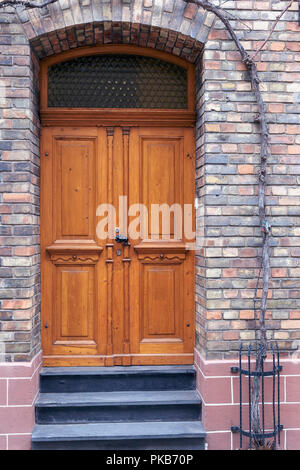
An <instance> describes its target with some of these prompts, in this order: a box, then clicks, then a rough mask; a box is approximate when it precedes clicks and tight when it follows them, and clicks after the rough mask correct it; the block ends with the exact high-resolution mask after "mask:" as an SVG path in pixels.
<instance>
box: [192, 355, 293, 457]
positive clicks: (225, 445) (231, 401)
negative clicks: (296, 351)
mask: <svg viewBox="0 0 300 470" xmlns="http://www.w3.org/2000/svg"><path fill="white" fill-rule="evenodd" d="M281 365H282V366H283V370H282V373H281V382H280V394H281V408H280V410H281V424H282V425H283V427H284V429H283V431H282V432H281V445H280V448H281V449H286V450H300V361H297V360H296V361H295V360H292V359H287V358H284V359H282V360H281ZM232 366H238V361H234V360H220V361H217V360H211V361H206V360H205V359H204V358H203V357H202V356H201V355H200V354H199V352H198V351H196V350H195V367H196V370H197V389H198V391H199V394H200V395H201V398H202V400H203V405H202V421H203V425H204V428H205V430H206V431H207V444H208V450H226V449H227V450H228V449H229V450H230V449H231V450H235V449H238V448H239V435H238V434H233V433H232V432H231V426H238V425H239V378H238V375H237V374H232V373H231V371H230V368H231V367H232ZM271 381H272V379H271V378H268V379H266V381H265V402H266V424H267V426H266V427H270V428H271V427H272V421H271V416H272V406H271V402H272V382H271ZM244 382H245V381H244ZM247 393H248V388H247V387H245V389H244V390H243V396H244V397H245V402H246V398H247ZM243 401H244V400H243ZM243 416H244V426H245V427H246V428H247V416H248V407H247V406H246V404H245V405H244V406H243ZM268 424H269V426H268ZM243 441H244V446H245V448H247V438H244V439H243Z"/></svg>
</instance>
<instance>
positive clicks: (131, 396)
mask: <svg viewBox="0 0 300 470" xmlns="http://www.w3.org/2000/svg"><path fill="white" fill-rule="evenodd" d="M35 406H36V408H35V415H36V423H37V424H54V423H56V424H63V423H66V424H67V423H85V422H89V423H90V422H120V421H169V420H173V421H180V420H181V421H191V420H200V419H201V400H200V397H199V395H198V393H197V392H196V391H195V390H176V391H141V392H136V391H129V392H128V391H127V392H110V393H107V392H95V393H91V392H85V393H41V394H40V395H39V397H38V399H37V401H36V404H35Z"/></svg>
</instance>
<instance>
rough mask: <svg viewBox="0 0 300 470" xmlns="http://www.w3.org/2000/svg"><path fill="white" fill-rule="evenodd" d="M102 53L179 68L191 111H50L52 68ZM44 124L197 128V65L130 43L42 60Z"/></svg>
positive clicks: (41, 108) (85, 48)
mask: <svg viewBox="0 0 300 470" xmlns="http://www.w3.org/2000/svg"><path fill="white" fill-rule="evenodd" d="M99 54H127V55H129V54H130V55H142V56H146V57H153V58H156V59H160V60H164V61H166V62H170V63H173V64H176V65H179V66H181V67H183V68H185V69H186V71H187V82H188V90H187V97H188V106H187V109H175V110H174V109H146V108H145V109H144V108H141V109H132V108H124V109H120V108H105V109H101V108H93V109H91V108H49V107H48V68H49V67H50V66H51V65H54V64H57V63H59V62H64V61H67V60H71V59H74V58H76V57H83V56H91V55H99ZM40 89H41V106H40V115H41V125H42V127H46V126H78V127H85V126H88V127H89V126H136V125H139V126H165V127H194V126H195V121H196V113H195V67H194V64H191V63H190V62H187V61H185V60H184V59H181V58H179V57H176V56H174V55H172V54H169V53H167V52H162V51H158V50H156V49H150V48H146V47H139V46H133V45H128V44H116V45H115V44H109V45H101V46H87V47H79V48H77V49H73V50H69V51H66V52H61V53H60V54H56V55H53V56H51V57H47V58H45V59H42V60H41V73H40Z"/></svg>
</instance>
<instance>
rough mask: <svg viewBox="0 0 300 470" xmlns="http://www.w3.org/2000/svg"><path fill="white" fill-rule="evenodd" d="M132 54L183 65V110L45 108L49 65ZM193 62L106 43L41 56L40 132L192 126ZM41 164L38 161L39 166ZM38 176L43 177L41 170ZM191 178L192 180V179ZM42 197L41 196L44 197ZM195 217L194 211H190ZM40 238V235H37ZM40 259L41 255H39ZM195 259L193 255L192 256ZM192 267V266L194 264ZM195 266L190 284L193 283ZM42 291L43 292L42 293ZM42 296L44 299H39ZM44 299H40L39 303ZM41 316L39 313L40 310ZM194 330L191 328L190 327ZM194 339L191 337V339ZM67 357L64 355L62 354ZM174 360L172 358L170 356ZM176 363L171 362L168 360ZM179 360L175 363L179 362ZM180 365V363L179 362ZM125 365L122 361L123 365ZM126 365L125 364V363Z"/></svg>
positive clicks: (155, 52)
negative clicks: (185, 82) (185, 105)
mask: <svg viewBox="0 0 300 470" xmlns="http://www.w3.org/2000/svg"><path fill="white" fill-rule="evenodd" d="M120 53H122V54H133V55H143V56H148V57H154V58H158V59H161V60H165V61H168V62H171V63H175V64H178V65H181V66H183V67H184V68H186V70H187V79H188V108H187V109H184V110H178V109H176V110H165V109H163V110H153V109H121V110H120V109H113V108H110V109H99V108H93V109H87V108H70V109H68V108H48V107H47V97H48V90H47V89H48V68H49V66H51V65H53V64H56V63H59V62H62V61H65V60H71V59H73V58H75V57H82V56H86V55H96V54H120ZM194 72H195V70H194V65H193V64H191V63H189V62H187V61H185V60H183V59H181V58H178V57H176V56H173V55H171V54H168V53H165V52H161V51H157V50H152V49H148V48H142V47H138V46H131V45H123V44H121V45H106V46H97V47H93V46H91V47H82V48H78V49H74V50H72V51H67V52H63V53H60V54H57V55H55V56H51V57H49V58H45V59H43V60H42V61H41V109H40V112H41V124H42V132H43V129H46V128H48V127H64V128H71V127H98V128H109V127H111V128H114V127H122V128H131V127H181V128H184V127H185V128H194V126H195V118H196V115H195V81H194ZM44 151H45V149H43V145H42V147H41V158H42V159H44V153H45V152H44ZM43 167H44V165H43V163H41V169H43ZM41 179H43V171H42V176H41ZM194 181H195V180H194ZM41 192H42V197H43V194H45V192H44V190H41ZM44 197H45V196H44ZM194 217H195V213H194ZM42 220H43V214H41V227H42ZM41 238H42V239H43V235H42V237H41ZM41 258H42V259H43V256H42V257H41ZM194 262H195V257H194ZM194 268H195V266H194ZM195 275H196V274H195V269H194V279H193V286H194V284H195ZM44 294H45V293H44ZM44 294H43V288H42V306H43V303H44V302H45V301H46V299H45V298H44ZM43 298H44V299H43ZM43 300H44V302H43ZM41 315H42V318H43V312H42V313H41ZM194 331H195V330H194ZM194 341H195V339H194ZM48 357H49V356H48ZM65 359H67V356H65ZM86 359H87V358H85V359H84V360H83V362H81V363H80V364H77V363H76V364H75V363H73V361H72V359H71V358H70V360H69V362H68V361H67V360H66V361H63V365H69V366H74V365H84V366H89V365H113V364H110V363H104V364H99V363H95V362H94V361H93V359H92V357H91V362H90V361H88V360H86ZM174 359H175V358H174ZM192 362H193V359H192V358H191V359H190V360H188V363H192ZM172 363H173V364H176V363H177V362H176V360H175V362H172ZM179 363H180V362H178V364H179ZM181 364H182V362H181ZM44 365H45V366H51V365H53V366H55V365H59V364H58V363H57V361H54V363H53V361H52V360H51V359H46V361H44ZM124 365H125V364H124ZM128 365H129V364H128Z"/></svg>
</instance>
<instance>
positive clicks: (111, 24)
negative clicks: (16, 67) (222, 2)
mask: <svg viewBox="0 0 300 470" xmlns="http://www.w3.org/2000/svg"><path fill="white" fill-rule="evenodd" d="M17 13H18V17H19V20H20V22H21V23H22V25H23V28H24V31H25V33H26V36H27V37H28V39H29V41H30V43H31V45H32V49H33V51H34V52H35V53H36V55H37V56H38V57H39V58H43V57H46V56H49V55H52V54H56V53H59V52H62V51H65V50H68V49H71V48H75V47H80V46H88V45H98V44H112V43H119V44H120V43H125V44H135V45H139V46H143V47H151V48H156V49H159V50H163V51H166V52H170V53H173V54H175V55H177V56H180V57H182V58H184V59H186V60H189V61H190V62H195V61H196V60H197V57H198V56H199V54H200V51H201V49H202V46H203V44H204V43H205V41H206V39H207V36H208V33H209V31H210V27H211V24H212V21H213V18H212V16H211V14H210V13H208V12H205V11H201V10H200V9H198V8H196V7H195V5H192V4H191V5H188V6H186V4H185V3H184V2H183V1H182V0H165V1H164V2H163V1H162V0H108V1H106V0H58V1H57V2H55V3H53V4H51V5H48V6H47V7H45V8H42V9H33V10H26V9H24V8H23V7H18V9H17Z"/></svg>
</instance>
